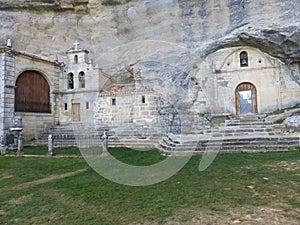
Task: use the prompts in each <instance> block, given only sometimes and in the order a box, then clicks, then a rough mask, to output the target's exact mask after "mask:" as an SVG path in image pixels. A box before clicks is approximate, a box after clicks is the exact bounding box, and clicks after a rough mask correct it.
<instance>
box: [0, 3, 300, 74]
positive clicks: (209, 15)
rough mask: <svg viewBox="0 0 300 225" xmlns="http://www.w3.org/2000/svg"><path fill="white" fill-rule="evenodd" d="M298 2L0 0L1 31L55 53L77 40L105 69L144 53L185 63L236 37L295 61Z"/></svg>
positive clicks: (299, 37)
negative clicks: (108, 59) (108, 58)
mask: <svg viewBox="0 0 300 225" xmlns="http://www.w3.org/2000/svg"><path fill="white" fill-rule="evenodd" d="M299 8H300V1H299V0H257V1H250V0H147V1H146V0H27V1H25V0H14V1H10V0H0V10H1V11H0V21H1V23H0V34H1V41H2V42H5V40H6V39H7V38H8V37H10V38H12V40H13V45H14V48H15V49H17V50H19V51H28V52H31V53H34V54H38V55H42V56H45V57H48V58H50V59H51V58H52V59H53V58H54V55H55V54H58V55H59V57H60V59H61V60H62V59H63V58H62V57H64V56H65V54H64V52H65V51H66V50H67V49H68V48H69V47H71V45H72V43H73V41H74V40H78V41H79V42H80V43H81V44H82V46H81V47H83V48H86V49H88V50H89V51H90V56H91V58H93V59H94V63H95V64H98V65H99V67H101V68H104V70H106V71H105V72H106V73H109V74H113V73H116V71H118V72H119V74H122V70H123V72H124V71H125V72H126V71H127V72H128V70H126V69H124V68H126V67H125V65H126V66H128V65H135V64H136V63H138V62H139V60H141V59H145V58H146V59H147V60H149V59H153V58H154V59H163V61H164V62H165V63H166V62H168V63H171V62H172V64H174V62H178V60H180V61H183V62H184V63H185V65H184V69H186V68H187V69H188V68H192V67H193V66H194V64H195V63H197V61H199V60H201V58H202V57H204V56H207V55H208V54H210V53H212V52H214V51H216V50H218V49H221V48H224V47H232V46H241V45H247V46H253V47H257V48H259V49H261V50H263V51H265V52H267V53H269V54H271V55H273V56H275V57H278V58H280V59H281V60H282V61H284V62H287V63H293V62H298V61H299V60H300V50H299V49H300V48H299V45H300V11H299ZM149 46H150V47H149ZM187 53H189V54H190V53H192V54H190V56H189V57H188V60H184V59H186V54H187ZM107 56H109V57H110V62H107V60H106V59H107ZM105 60H106V61H105ZM103 61H105V62H106V64H103ZM111 65H114V66H113V67H114V68H112V66H111ZM181 69H182V68H181Z"/></svg>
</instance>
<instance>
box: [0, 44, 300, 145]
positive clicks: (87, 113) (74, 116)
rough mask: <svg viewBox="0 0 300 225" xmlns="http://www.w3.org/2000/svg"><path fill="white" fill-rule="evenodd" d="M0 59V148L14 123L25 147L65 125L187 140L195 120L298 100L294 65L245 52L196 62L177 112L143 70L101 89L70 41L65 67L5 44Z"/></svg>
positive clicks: (229, 51)
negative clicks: (160, 127)
mask: <svg viewBox="0 0 300 225" xmlns="http://www.w3.org/2000/svg"><path fill="white" fill-rule="evenodd" d="M0 53H1V58H0V70H1V72H0V76H1V84H0V85H1V86H0V91H1V92H0V110H1V121H0V137H1V145H2V146H4V145H5V137H6V136H7V134H9V133H10V129H11V127H12V123H13V121H14V118H22V123H23V132H24V138H25V141H31V140H34V139H37V138H39V136H40V135H41V134H42V133H44V132H45V131H47V129H49V128H50V127H52V126H54V125H64V124H70V123H83V124H96V125H98V126H102V125H105V126H108V127H109V126H112V125H114V126H119V125H120V124H130V125H128V126H131V127H134V126H146V127H148V128H149V129H153V130H154V129H157V124H159V123H160V124H161V123H163V124H164V125H165V127H166V130H165V132H173V133H189V132H195V130H196V131H197V129H201V128H198V127H197V126H195V124H196V123H197V121H198V117H199V114H201V113H211V114H222V113H226V114H232V115H240V114H256V113H266V112H271V111H274V110H276V109H282V108H284V107H288V106H293V105H295V104H296V103H299V99H300V86H299V82H298V79H297V77H299V66H298V65H295V67H293V68H290V67H288V66H286V64H284V63H283V62H282V61H280V60H279V59H277V58H274V57H272V56H270V55H268V54H267V53H265V52H263V51H261V50H259V49H256V48H252V47H247V46H241V47H232V48H226V49H221V50H218V51H216V52H214V53H212V54H210V55H208V56H207V57H206V58H205V59H204V60H202V61H201V62H199V64H198V65H196V67H195V68H198V70H196V69H195V71H190V73H189V74H187V75H186V78H185V79H186V80H188V85H186V87H185V88H184V89H182V90H184V91H186V93H185V96H188V97H190V96H191V97H190V99H189V98H187V100H186V101H187V105H186V106H184V107H182V108H181V107H180V106H178V105H176V104H175V103H172V102H171V103H168V101H167V100H168V96H164V94H163V93H160V90H161V89H159V88H156V87H153V86H151V85H153V84H154V85H156V86H160V85H163V84H156V83H155V82H154V83H151V85H147V83H145V82H146V80H147V79H143V78H146V77H147V76H148V74H147V73H148V71H147V70H143V69H141V70H138V71H135V72H133V77H132V79H131V81H130V82H127V83H114V82H112V81H109V82H108V81H107V75H105V74H103V73H102V71H101V68H98V67H97V66H94V65H93V62H92V60H91V59H89V58H88V57H89V56H88V51H87V50H85V49H82V48H80V47H79V43H78V42H75V43H74V45H73V47H72V48H70V49H69V50H67V51H66V52H65V55H66V59H67V62H66V63H64V62H60V61H59V60H58V59H54V60H50V59H45V58H42V57H39V56H36V55H32V54H30V53H27V52H22V51H19V50H15V49H14V48H13V46H12V44H11V41H10V40H8V42H7V44H6V45H4V46H1V47H0ZM199 68H200V69H199ZM180 91H181V90H179V92H180ZM164 92H166V90H164ZM167 92H168V91H167ZM170 93H171V92H170ZM170 93H169V94H170ZM193 93H194V95H193ZM171 94H172V93H171ZM168 104H169V106H166V105H168ZM170 104H171V106H170ZM172 104H173V105H172ZM166 109H167V110H166ZM180 117H181V118H180ZM198 122H199V121H198ZM184 124H185V129H182V130H180V127H181V126H184ZM193 126H195V127H194V128H193V129H192V127H193Z"/></svg>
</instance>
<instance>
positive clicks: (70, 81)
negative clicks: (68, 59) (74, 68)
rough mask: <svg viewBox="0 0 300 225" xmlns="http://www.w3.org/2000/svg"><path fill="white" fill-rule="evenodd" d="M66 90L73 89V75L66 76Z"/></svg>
mask: <svg viewBox="0 0 300 225" xmlns="http://www.w3.org/2000/svg"><path fill="white" fill-rule="evenodd" d="M68 89H74V75H73V73H69V74H68Z"/></svg>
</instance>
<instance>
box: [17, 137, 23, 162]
mask: <svg viewBox="0 0 300 225" xmlns="http://www.w3.org/2000/svg"><path fill="white" fill-rule="evenodd" d="M22 152H23V132H20V134H19V137H18V151H17V155H18V156H19V155H21V154H22Z"/></svg>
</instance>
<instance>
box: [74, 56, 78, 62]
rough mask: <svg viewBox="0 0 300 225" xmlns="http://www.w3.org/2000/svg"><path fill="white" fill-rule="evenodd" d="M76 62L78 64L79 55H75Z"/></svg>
mask: <svg viewBox="0 0 300 225" xmlns="http://www.w3.org/2000/svg"><path fill="white" fill-rule="evenodd" d="M74 64H78V55H75V56H74Z"/></svg>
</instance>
